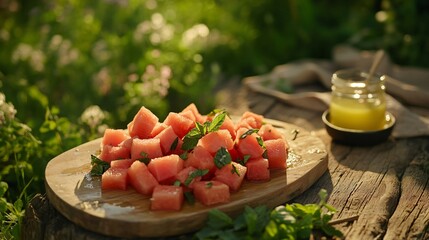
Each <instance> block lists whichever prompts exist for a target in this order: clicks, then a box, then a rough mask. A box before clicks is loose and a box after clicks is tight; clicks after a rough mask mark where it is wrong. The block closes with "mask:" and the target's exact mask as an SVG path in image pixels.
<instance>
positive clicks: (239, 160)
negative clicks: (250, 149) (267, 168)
mask: <svg viewBox="0 0 429 240" xmlns="http://www.w3.org/2000/svg"><path fill="white" fill-rule="evenodd" d="M249 159H250V155H244V156H243V159H238V160H237V162H238V163H240V164H241V165H243V166H245V165H246V163H247V161H249Z"/></svg>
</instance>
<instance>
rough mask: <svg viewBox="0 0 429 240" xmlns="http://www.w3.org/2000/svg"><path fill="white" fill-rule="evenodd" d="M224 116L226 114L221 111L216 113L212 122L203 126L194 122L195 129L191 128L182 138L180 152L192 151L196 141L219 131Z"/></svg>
mask: <svg viewBox="0 0 429 240" xmlns="http://www.w3.org/2000/svg"><path fill="white" fill-rule="evenodd" d="M226 115H227V113H226V112H225V111H222V112H220V113H218V114H217V115H216V116H215V117H214V118H213V120H212V121H207V122H204V123H203V124H201V123H199V122H195V127H194V128H192V129H191V130H190V131H189V132H188V133H187V134H186V135H185V137H184V138H183V144H182V150H185V151H189V150H192V149H193V148H194V147H195V146H197V144H198V140H200V139H201V138H202V137H204V135H206V134H207V133H210V132H215V131H217V130H219V128H220V127H221V126H222V124H223V122H224V121H225V117H226Z"/></svg>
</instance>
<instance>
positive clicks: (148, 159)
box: [138, 152, 150, 165]
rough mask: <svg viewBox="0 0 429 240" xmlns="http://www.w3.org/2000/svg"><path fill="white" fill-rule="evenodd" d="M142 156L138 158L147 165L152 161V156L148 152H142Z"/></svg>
mask: <svg viewBox="0 0 429 240" xmlns="http://www.w3.org/2000/svg"><path fill="white" fill-rule="evenodd" d="M140 156H142V158H139V159H138V160H139V161H140V162H142V163H144V164H146V165H148V164H149V162H150V158H149V154H147V153H146V152H141V153H140Z"/></svg>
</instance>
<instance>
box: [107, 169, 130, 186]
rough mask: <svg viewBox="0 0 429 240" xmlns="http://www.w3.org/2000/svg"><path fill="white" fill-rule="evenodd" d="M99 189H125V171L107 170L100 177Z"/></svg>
mask: <svg viewBox="0 0 429 240" xmlns="http://www.w3.org/2000/svg"><path fill="white" fill-rule="evenodd" d="M101 189H103V190H106V189H119V190H126V189H127V169H125V168H109V169H107V170H106V171H105V172H104V173H103V175H101Z"/></svg>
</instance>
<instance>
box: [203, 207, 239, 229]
mask: <svg viewBox="0 0 429 240" xmlns="http://www.w3.org/2000/svg"><path fill="white" fill-rule="evenodd" d="M207 224H208V226H210V227H211V228H213V229H223V228H225V227H230V226H233V225H234V222H233V220H232V218H231V217H229V216H228V215H226V213H224V212H222V211H220V210H218V209H216V208H215V209H212V210H210V212H209V216H208V221H207Z"/></svg>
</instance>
